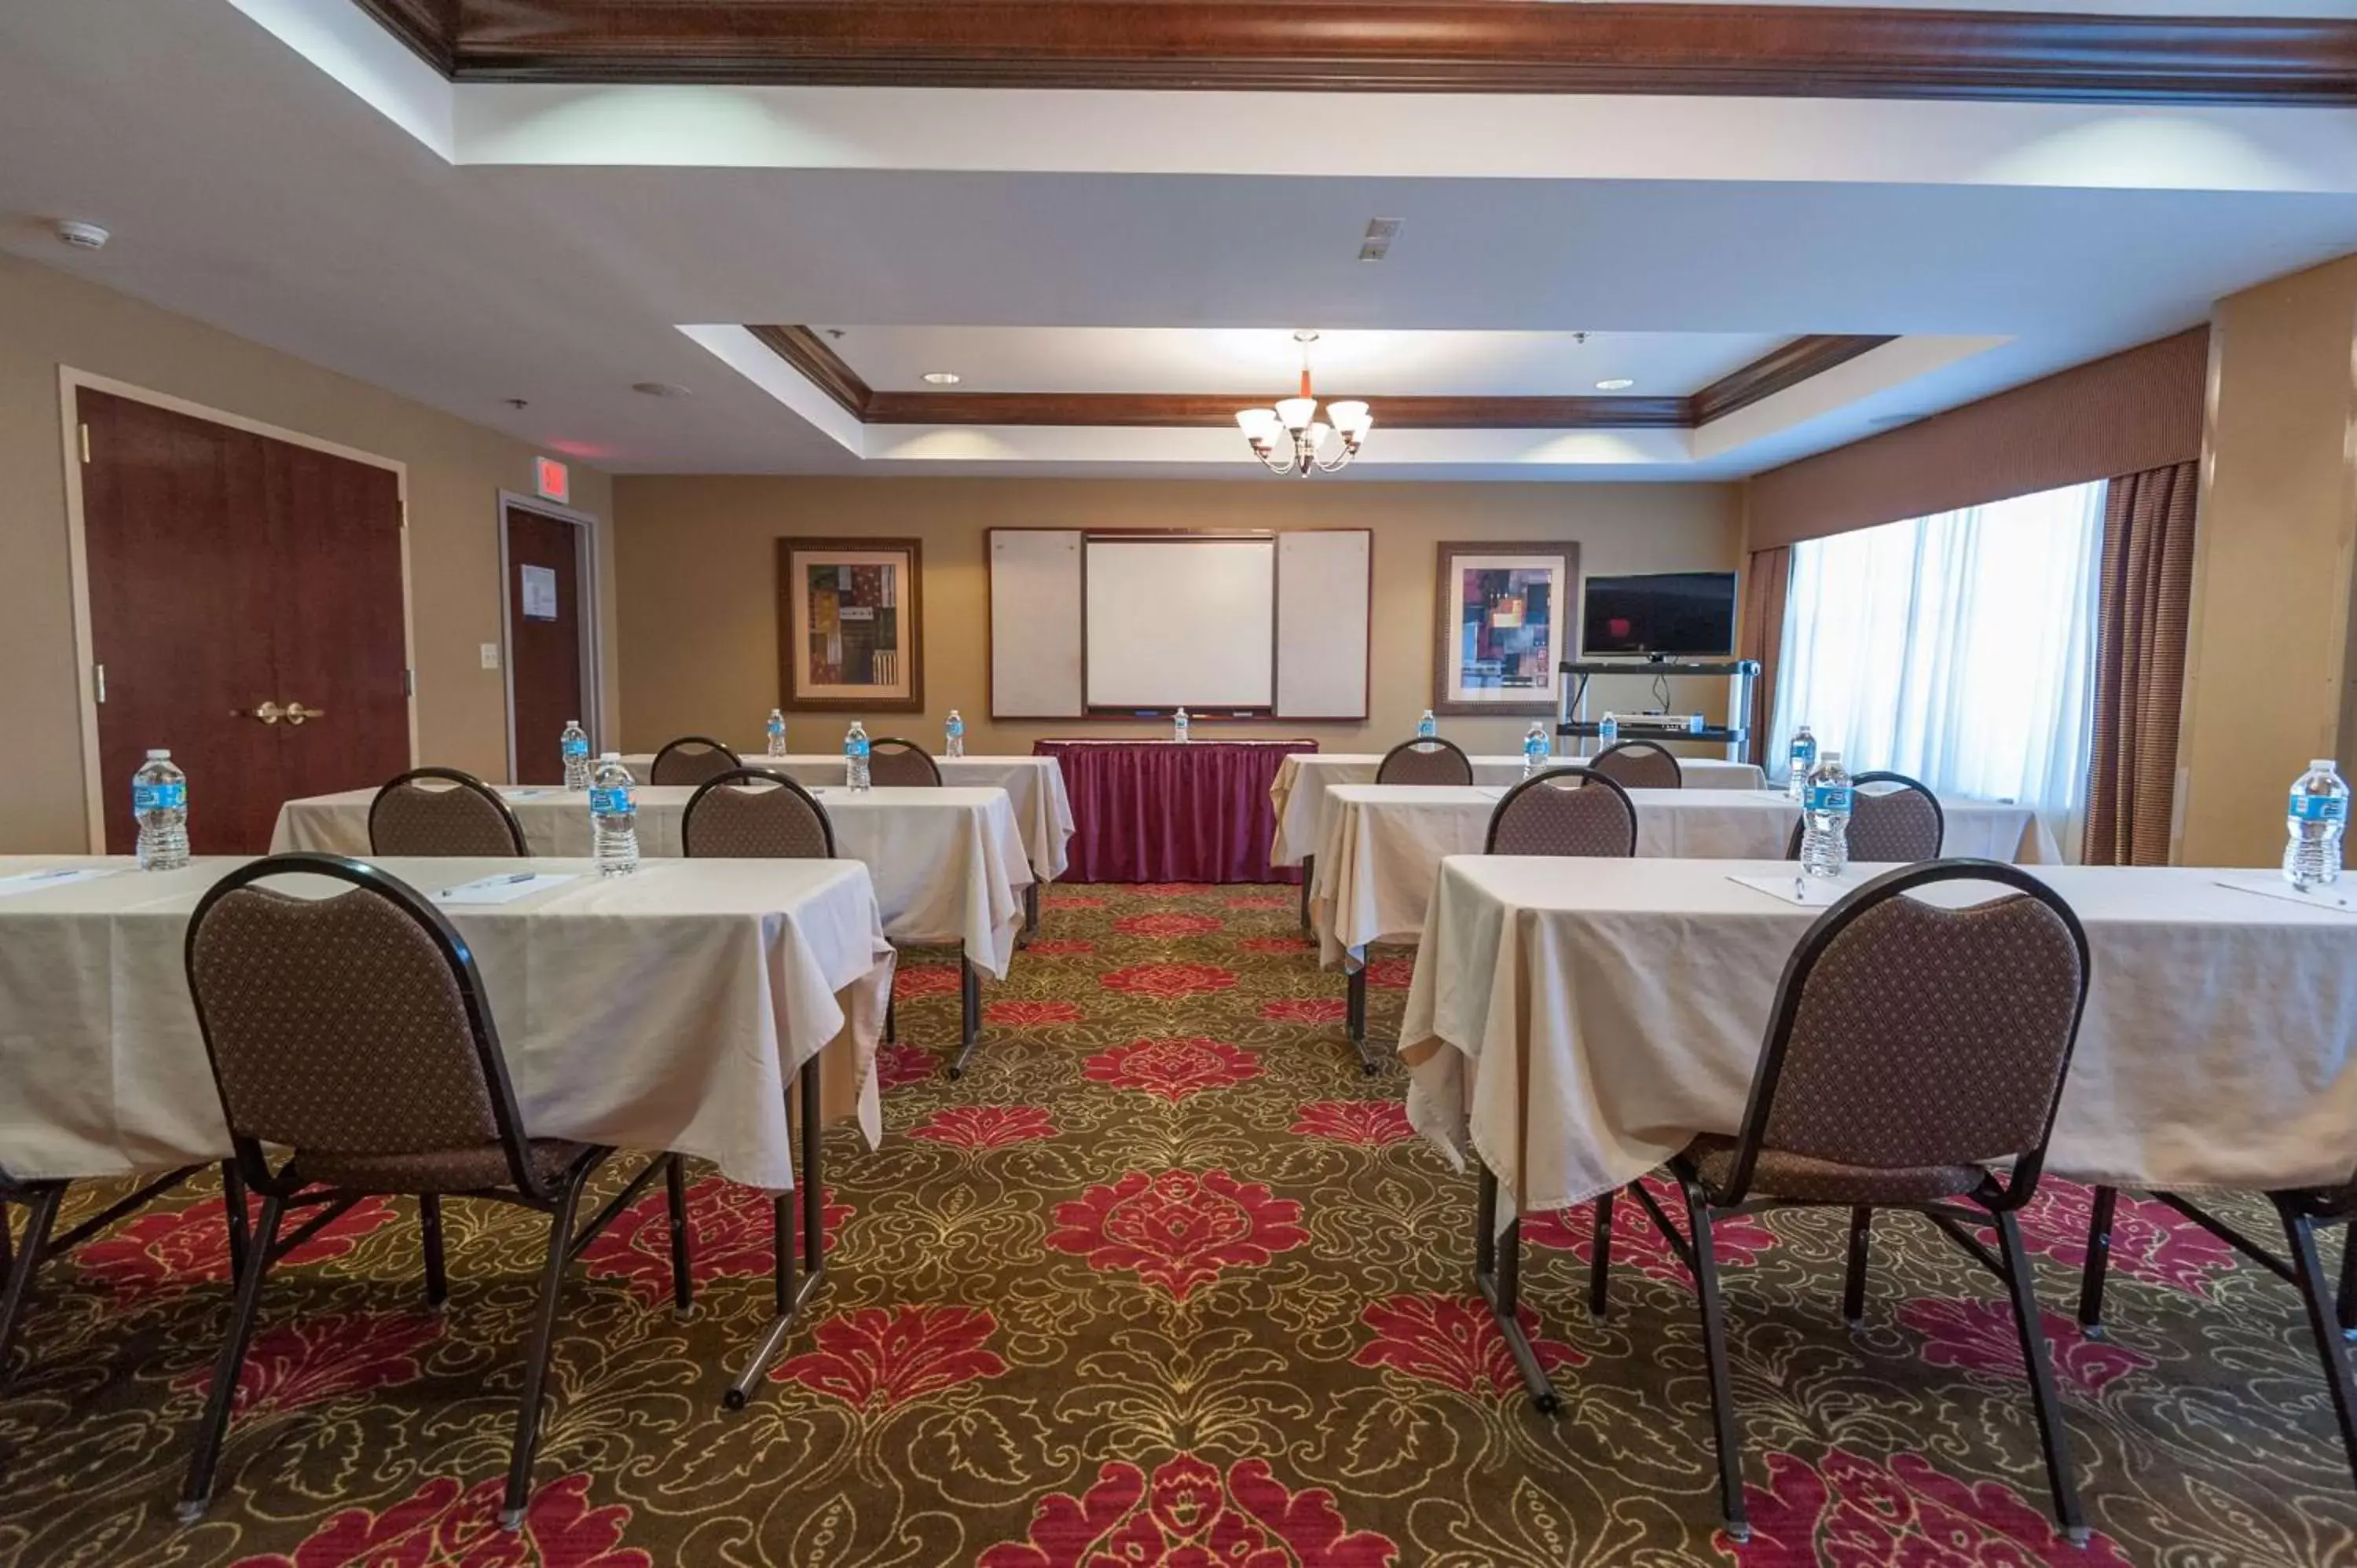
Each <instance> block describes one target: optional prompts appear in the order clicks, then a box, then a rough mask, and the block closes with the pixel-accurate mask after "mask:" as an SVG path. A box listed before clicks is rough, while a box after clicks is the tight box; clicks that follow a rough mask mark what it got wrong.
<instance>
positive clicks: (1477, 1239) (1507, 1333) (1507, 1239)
mask: <svg viewBox="0 0 2357 1568" xmlns="http://www.w3.org/2000/svg"><path fill="white" fill-rule="evenodd" d="M1473 1223H1474V1225H1475V1227H1476V1230H1475V1232H1474V1238H1473V1285H1474V1288H1475V1289H1476V1290H1479V1291H1480V1293H1481V1299H1482V1300H1483V1301H1486V1302H1488V1303H1489V1304H1490V1315H1491V1317H1492V1318H1494V1319H1495V1320H1496V1321H1497V1325H1498V1332H1499V1333H1500V1334H1501V1335H1503V1336H1504V1337H1505V1340H1506V1349H1507V1350H1508V1352H1510V1353H1511V1354H1512V1356H1513V1358H1514V1366H1515V1368H1516V1369H1518V1370H1520V1371H1521V1373H1522V1374H1523V1388H1524V1389H1526V1390H1528V1391H1530V1396H1531V1403H1532V1405H1533V1406H1534V1408H1535V1409H1536V1410H1537V1411H1538V1412H1539V1413H1541V1414H1542V1415H1552V1414H1554V1413H1555V1409H1556V1406H1557V1403H1558V1402H1557V1400H1556V1398H1555V1384H1554V1382H1553V1381H1551V1380H1549V1379H1548V1377H1547V1375H1546V1369H1545V1368H1544V1367H1542V1366H1540V1365H1539V1358H1538V1353H1537V1352H1536V1351H1535V1350H1534V1349H1532V1348H1531V1340H1530V1336H1528V1335H1526V1334H1524V1333H1523V1319H1522V1294H1523V1286H1522V1274H1523V1227H1522V1222H1521V1221H1520V1220H1515V1221H1512V1222H1511V1223H1509V1224H1508V1225H1507V1226H1506V1228H1505V1229H1504V1230H1500V1229H1499V1228H1498V1178H1497V1176H1495V1175H1494V1174H1493V1173H1492V1172H1491V1169H1490V1167H1489V1166H1487V1165H1483V1166H1482V1167H1481V1180H1480V1191H1479V1196H1478V1197H1476V1198H1475V1200H1474V1205H1473Z"/></svg>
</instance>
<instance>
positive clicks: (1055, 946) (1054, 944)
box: [1023, 937, 1097, 958]
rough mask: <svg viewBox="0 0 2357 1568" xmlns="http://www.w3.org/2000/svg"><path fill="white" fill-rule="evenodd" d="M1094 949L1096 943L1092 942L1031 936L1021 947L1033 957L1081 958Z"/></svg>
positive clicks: (1095, 948)
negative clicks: (1054, 939) (1051, 939)
mask: <svg viewBox="0 0 2357 1568" xmlns="http://www.w3.org/2000/svg"><path fill="white" fill-rule="evenodd" d="M1096 950H1097V944H1096V943H1094V942H1084V941H1078V940H1069V941H1068V940H1058V941H1049V940H1047V939H1046V938H1044V937H1035V938H1033V939H1032V940H1030V941H1029V942H1028V943H1026V944H1025V946H1024V948H1023V951H1024V952H1026V953H1027V954H1028V955H1029V956H1031V957H1033V958H1081V957H1084V956H1085V955H1087V954H1089V953H1092V952H1094V951H1096Z"/></svg>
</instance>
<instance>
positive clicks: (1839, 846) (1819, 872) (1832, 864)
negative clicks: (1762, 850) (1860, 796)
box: [1801, 751, 1856, 876]
mask: <svg viewBox="0 0 2357 1568" xmlns="http://www.w3.org/2000/svg"><path fill="white" fill-rule="evenodd" d="M1855 802H1856V795H1855V793H1854V791H1852V790H1851V789H1850V784H1849V769H1848V768H1844V767H1843V766H1842V759H1841V753H1840V752H1838V751H1828V752H1826V753H1825V755H1824V760H1823V761H1822V762H1819V763H1818V764H1817V765H1816V766H1815V767H1814V768H1811V769H1810V770H1809V798H1808V800H1807V801H1806V802H1804V803H1803V807H1802V811H1803V813H1804V814H1803V819H1802V821H1803V823H1804V825H1803V828H1802V830H1801V869H1802V870H1803V871H1805V872H1807V873H1808V874H1809V875H1811V876H1839V875H1841V874H1842V868H1843V867H1844V866H1846V865H1848V864H1849V811H1850V807H1851V806H1852V805H1853V804H1854V803H1855Z"/></svg>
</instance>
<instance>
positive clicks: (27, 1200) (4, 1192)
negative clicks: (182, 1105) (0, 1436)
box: [0, 1164, 244, 1390]
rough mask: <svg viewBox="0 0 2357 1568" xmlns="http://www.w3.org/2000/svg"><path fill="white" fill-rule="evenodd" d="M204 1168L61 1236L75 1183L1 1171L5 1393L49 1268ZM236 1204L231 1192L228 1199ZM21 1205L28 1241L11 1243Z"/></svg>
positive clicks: (1, 1372) (0, 1324)
mask: <svg viewBox="0 0 2357 1568" xmlns="http://www.w3.org/2000/svg"><path fill="white" fill-rule="evenodd" d="M204 1168H205V1167H204V1166H203V1165H201V1164H199V1165H182V1166H180V1167H179V1168H178V1170H173V1171H167V1172H165V1173H164V1174H163V1175H162V1176H156V1177H155V1178H154V1179H152V1180H150V1181H147V1182H145V1183H144V1184H143V1185H141V1186H140V1187H138V1188H137V1189H136V1190H135V1191H133V1192H131V1193H129V1194H128V1195H126V1196H125V1197H121V1198H118V1199H116V1200H115V1201H114V1202H113V1203H111V1204H108V1205H107V1206H106V1207H105V1208H102V1209H100V1210H99V1211H98V1212H97V1213H96V1214H93V1215H91V1217H90V1218H89V1219H84V1220H82V1221H81V1222H80V1223H78V1224H77V1225H75V1226H74V1228H73V1229H72V1230H68V1231H67V1232H65V1233H64V1234H63V1235H58V1234H56V1230H57V1224H58V1214H59V1210H60V1209H62V1208H64V1206H65V1199H66V1192H67V1189H68V1188H69V1187H71V1186H72V1185H73V1184H72V1183H70V1182H68V1181H62V1180H43V1181H35V1180H23V1179H18V1178H16V1177H13V1176H10V1175H9V1174H8V1173H7V1172H6V1171H5V1170H0V1282H5V1283H0V1390H5V1389H6V1388H7V1386H8V1356H9V1352H10V1351H11V1350H12V1349H14V1348H15V1347H16V1331H17V1330H18V1329H19V1328H21V1327H22V1326H24V1322H25V1316H26V1313H27V1309H29V1308H30V1306H31V1305H32V1299H33V1283H34V1281H35V1280H36V1278H37V1277H38V1275H39V1273H40V1272H41V1267H42V1265H43V1264H45V1263H50V1262H56V1261H57V1260H58V1259H59V1258H61V1257H63V1256H64V1255H65V1254H66V1253H68V1252H70V1251H72V1250H73V1249H74V1248H76V1247H78V1246H80V1245H81V1243H83V1242H84V1241H87V1240H90V1239H91V1237H92V1236H95V1235H97V1234H98V1233H99V1232H100V1231H102V1230H105V1229H106V1228H107V1227H108V1226H110V1225H112V1224H113V1223H114V1222H115V1221H116V1220H118V1219H122V1218H123V1217H124V1215H126V1214H129V1213H130V1212H131V1211H132V1210H134V1209H135V1208H145V1206H146V1205H147V1204H148V1203H150V1202H152V1201H154V1200H155V1199H156V1198H158V1197H163V1196H164V1194H166V1193H167V1192H170V1191H171V1190H172V1189H173V1188H175V1187H178V1186H179V1185H180V1184H181V1183H183V1182H185V1181H187V1180H188V1178H189V1177H190V1176H194V1175H196V1174H197V1173H198V1172H199V1171H200V1170H202V1169H204ZM227 1196H228V1197H230V1199H231V1202H232V1203H234V1202H235V1201H236V1197H237V1195H236V1193H235V1192H234V1190H233V1189H232V1190H231V1192H230V1193H229V1194H228V1195H227ZM11 1205H16V1206H17V1207H20V1208H23V1209H24V1210H25V1233H24V1237H23V1240H21V1241H19V1242H16V1243H15V1244H13V1245H12V1244H11V1242H10V1241H9V1239H8V1209H9V1207H10V1206H11ZM239 1219H240V1221H241V1222H240V1223H235V1224H232V1225H231V1228H230V1255H231V1264H232V1267H233V1266H234V1265H235V1263H236V1261H237V1259H238V1257H239V1255H240V1253H241V1252H242V1250H243V1246H244V1227H243V1225H242V1215H241V1216H239Z"/></svg>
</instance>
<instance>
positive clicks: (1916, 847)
mask: <svg viewBox="0 0 2357 1568" xmlns="http://www.w3.org/2000/svg"><path fill="white" fill-rule="evenodd" d="M1877 786H1880V788H1877ZM1850 788H1851V789H1852V790H1854V791H1855V793H1854V794H1853V796H1852V797H1851V800H1850V808H1849V857H1850V859H1852V860H1862V861H1867V862H1875V861H1889V862H1891V863H1893V864H1895V865H1911V864H1913V863H1914V862H1916V861H1919V860H1937V859H1939V858H1940V845H1941V843H1942V842H1943V841H1944V840H1945V839H1946V838H1947V836H1948V814H1947V812H1946V811H1943V810H1942V809H1941V807H1940V798H1939V797H1938V796H1937V795H1934V794H1932V791H1931V789H1929V788H1927V787H1926V786H1924V785H1922V784H1921V783H1919V782H1917V781H1916V780H1915V779H1910V778H1908V777H1907V775H1905V774H1904V773H1861V774H1858V775H1857V777H1855V778H1853V779H1851V780H1850ZM1807 826H1808V823H1807V822H1805V821H1803V822H1794V823H1793V824H1792V836H1791V837H1790V838H1787V839H1786V840H1785V841H1784V858H1785V859H1786V860H1798V859H1800V858H1801V836H1802V833H1803V831H1804V830H1805V829H1806V828H1807Z"/></svg>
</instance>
